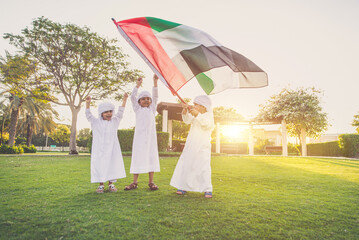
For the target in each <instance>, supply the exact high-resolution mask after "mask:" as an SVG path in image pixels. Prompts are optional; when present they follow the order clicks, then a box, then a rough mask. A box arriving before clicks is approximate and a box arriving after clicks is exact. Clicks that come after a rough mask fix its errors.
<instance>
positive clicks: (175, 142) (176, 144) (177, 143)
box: [172, 139, 186, 152]
mask: <svg viewBox="0 0 359 240" xmlns="http://www.w3.org/2000/svg"><path fill="white" fill-rule="evenodd" d="M185 143H186V140H179V139H172V149H173V150H174V151H175V152H182V151H183V147H184V144H185Z"/></svg>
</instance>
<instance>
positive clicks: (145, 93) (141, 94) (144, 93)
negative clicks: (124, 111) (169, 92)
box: [137, 91, 152, 102]
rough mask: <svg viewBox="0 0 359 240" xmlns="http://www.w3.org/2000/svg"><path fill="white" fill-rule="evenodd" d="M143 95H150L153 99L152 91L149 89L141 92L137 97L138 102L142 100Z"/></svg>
mask: <svg viewBox="0 0 359 240" xmlns="http://www.w3.org/2000/svg"><path fill="white" fill-rule="evenodd" d="M143 97H149V98H151V99H152V96H151V93H149V92H147V91H142V92H140V94H139V95H138V97H137V102H138V100H140V99H141V98H143Z"/></svg>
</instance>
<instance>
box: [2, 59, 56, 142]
mask: <svg viewBox="0 0 359 240" xmlns="http://www.w3.org/2000/svg"><path fill="white" fill-rule="evenodd" d="M0 73H1V75H0V77H1V78H0V88H1V89H2V92H1V93H0V95H4V94H9V95H8V99H9V100H10V109H11V113H10V119H11V120H10V127H9V145H10V146H12V145H14V143H15V136H16V126H17V123H18V120H19V114H20V109H21V107H22V106H23V104H24V102H25V101H27V102H31V101H33V99H34V98H35V99H48V100H49V99H50V98H52V97H51V96H49V94H48V92H49V87H48V86H46V85H45V84H44V83H45V81H46V80H47V77H46V76H45V75H43V74H41V73H39V71H38V66H37V63H36V62H34V61H31V60H29V58H28V57H26V56H24V55H14V56H12V55H10V54H9V53H8V52H7V53H6V58H3V57H0Z"/></svg>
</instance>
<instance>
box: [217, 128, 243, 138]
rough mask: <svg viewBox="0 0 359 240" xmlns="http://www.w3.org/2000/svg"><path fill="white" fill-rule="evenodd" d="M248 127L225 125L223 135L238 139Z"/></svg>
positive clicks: (222, 129)
mask: <svg viewBox="0 0 359 240" xmlns="http://www.w3.org/2000/svg"><path fill="white" fill-rule="evenodd" d="M246 128H247V126H241V125H224V126H221V133H222V135H223V136H225V137H228V138H232V139H238V138H241V137H242V135H243V131H244V130H245V129H246Z"/></svg>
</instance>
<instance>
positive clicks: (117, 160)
mask: <svg viewBox="0 0 359 240" xmlns="http://www.w3.org/2000/svg"><path fill="white" fill-rule="evenodd" d="M127 98H128V94H127V93H125V94H124V96H123V102H122V106H119V107H118V112H117V113H116V114H113V111H114V109H115V106H114V105H113V104H112V103H109V102H105V103H101V104H100V105H99V107H98V116H99V117H98V118H96V117H94V116H93V115H92V113H91V111H90V103H91V97H90V96H88V97H86V118H87V120H88V121H89V122H90V123H91V128H92V148H91V183H100V186H99V187H98V188H97V190H96V192H97V193H103V192H104V182H106V181H108V190H109V192H117V189H116V187H115V185H114V184H113V183H114V182H116V181H117V179H119V178H125V177H126V172H125V166H124V164H123V158H122V152H121V147H120V143H119V141H118V137H117V129H118V126H119V124H120V121H121V119H122V117H123V112H124V110H125V106H126V102H127Z"/></svg>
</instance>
